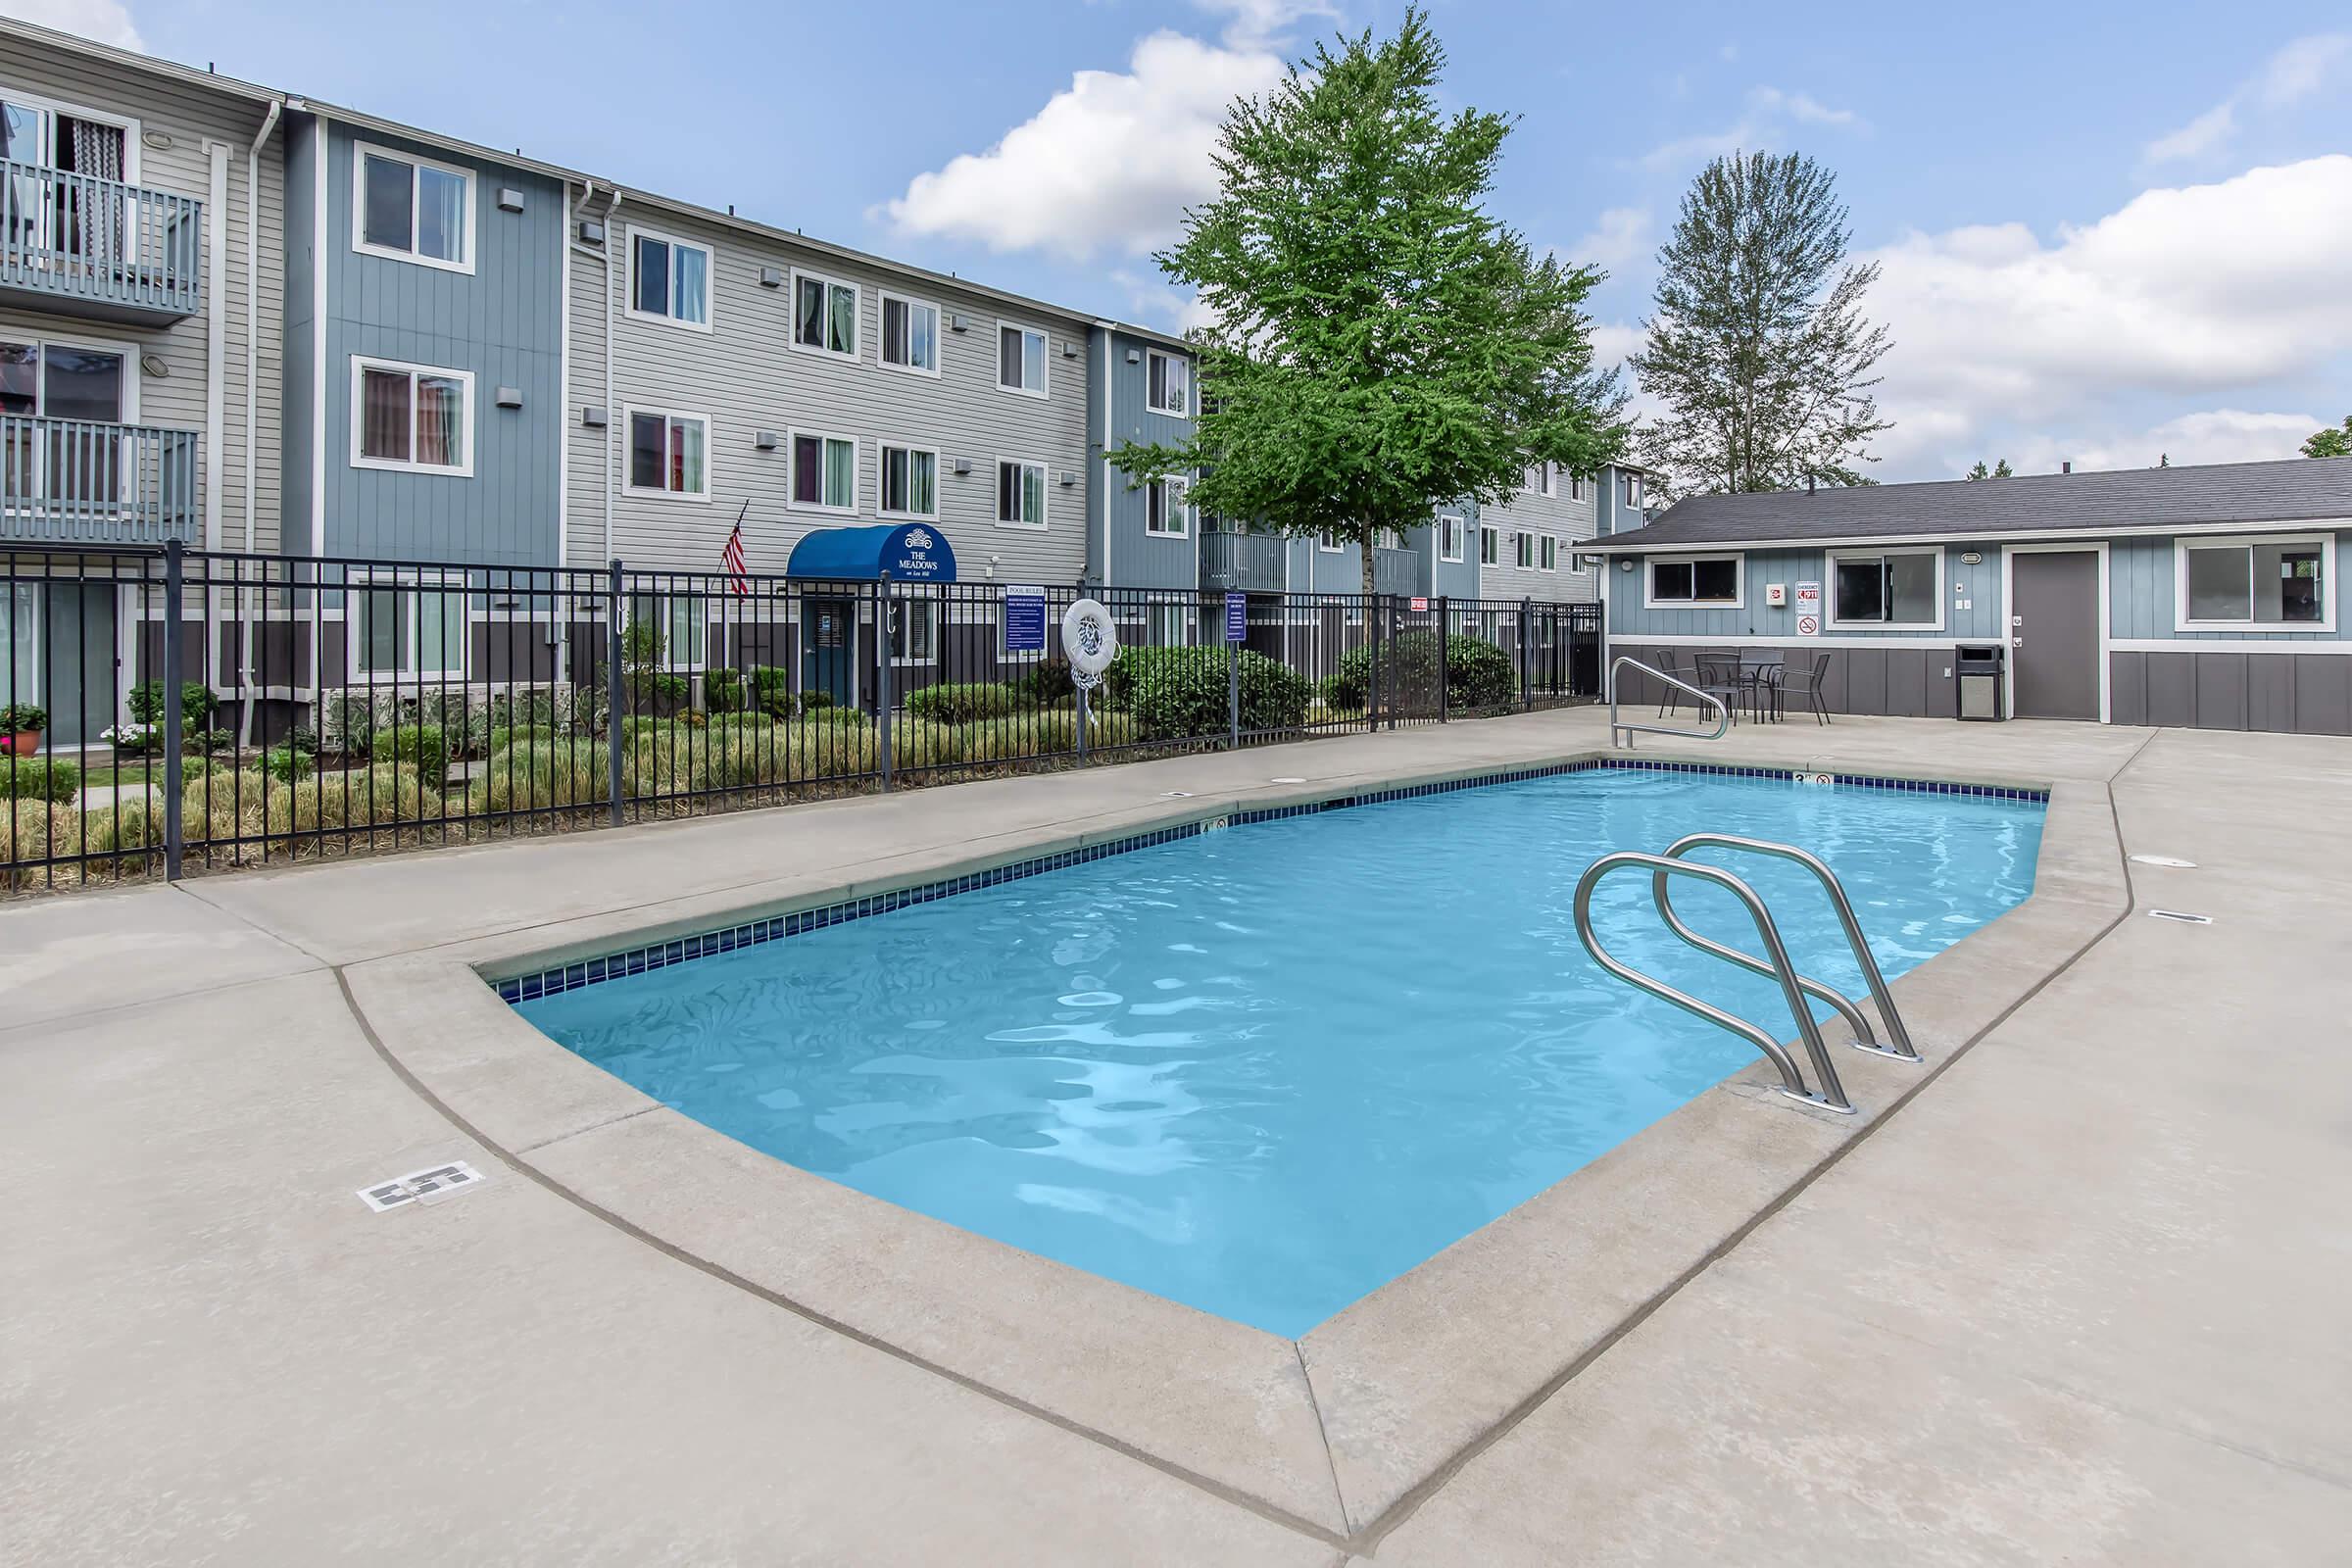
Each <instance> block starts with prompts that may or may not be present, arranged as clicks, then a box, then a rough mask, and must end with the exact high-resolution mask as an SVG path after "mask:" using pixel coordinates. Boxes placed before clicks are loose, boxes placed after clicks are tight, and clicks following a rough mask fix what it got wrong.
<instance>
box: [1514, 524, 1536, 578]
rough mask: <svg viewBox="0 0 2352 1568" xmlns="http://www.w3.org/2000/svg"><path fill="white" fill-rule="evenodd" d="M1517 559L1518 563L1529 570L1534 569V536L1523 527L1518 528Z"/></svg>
mask: <svg viewBox="0 0 2352 1568" xmlns="http://www.w3.org/2000/svg"><path fill="white" fill-rule="evenodd" d="M1517 561H1518V564H1520V565H1521V566H1524V567H1526V568H1528V569H1529V570H1531V571H1532V570H1534V569H1535V564H1536V536H1535V535H1534V534H1532V533H1530V532H1528V531H1527V530H1526V529H1525V528H1522V529H1520V530H1519V553H1518V557H1517Z"/></svg>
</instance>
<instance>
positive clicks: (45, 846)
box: [0, 800, 81, 874]
mask: <svg viewBox="0 0 2352 1568" xmlns="http://www.w3.org/2000/svg"><path fill="white" fill-rule="evenodd" d="M80 838H81V813H80V812H79V811H76V810H74V809H73V808H72V807H70V806H53V805H51V804H50V803H49V802H47V801H38V800H34V801H10V800H0V862H13V861H19V860H45V859H48V858H50V857H51V856H53V855H72V854H74V853H75V852H76V851H77V849H78V848H79V845H80ZM35 874H38V873H35Z"/></svg>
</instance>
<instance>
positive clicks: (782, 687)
mask: <svg viewBox="0 0 2352 1568" xmlns="http://www.w3.org/2000/svg"><path fill="white" fill-rule="evenodd" d="M751 703H752V706H753V707H755V708H757V709H759V710H760V711H761V712H762V713H765V714H767V715H768V716H769V717H770V718H790V717H792V715H793V713H794V712H795V711H796V710H797V708H798V706H799V705H798V704H797V703H796V702H795V701H794V699H793V695H792V671H791V670H789V669H782V668H779V667H778V666H776V665H774V664H760V665H758V666H757V667H755V668H754V669H753V670H752V672H751Z"/></svg>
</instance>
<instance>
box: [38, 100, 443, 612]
mask: <svg viewBox="0 0 2352 1568" xmlns="http://www.w3.org/2000/svg"><path fill="white" fill-rule="evenodd" d="M19 96H20V97H21V96H22V95H21V94H20V95H19ZM75 118H77V119H78V118H79V117H78V116H76V117H75ZM0 343H14V344H17V345H19V346H20V347H23V348H28V349H35V350H38V351H39V353H40V354H41V357H42V368H43V369H44V371H45V370H46V369H47V361H48V355H49V351H50V350H51V349H86V350H93V351H95V352H97V353H100V354H119V355H121V356H122V357H123V417H122V419H121V420H120V421H119V422H121V423H123V424H136V423H138V422H139V377H140V374H141V368H140V363H139V362H140V352H141V351H140V346H139V345H138V344H136V343H133V342H130V341H128V340H126V339H121V338H111V337H92V336H88V335H85V334H80V333H65V334H59V333H55V332H12V331H9V330H7V329H5V328H0ZM33 401H34V407H35V411H36V412H35V413H33V414H31V415H28V416H26V417H28V418H38V419H48V418H55V417H58V416H55V415H52V414H50V412H49V380H48V376H47V375H46V374H43V375H42V376H41V377H40V378H39V379H37V380H36V381H34V383H33ZM99 422H101V423H103V422H105V421H103V420H101V421H99ZM433 471H434V472H436V473H438V472H441V471H442V470H441V469H438V468H436V469H434V470H433ZM33 504H36V505H37V503H33ZM18 580H19V581H23V580H24V579H22V578H20V579H18Z"/></svg>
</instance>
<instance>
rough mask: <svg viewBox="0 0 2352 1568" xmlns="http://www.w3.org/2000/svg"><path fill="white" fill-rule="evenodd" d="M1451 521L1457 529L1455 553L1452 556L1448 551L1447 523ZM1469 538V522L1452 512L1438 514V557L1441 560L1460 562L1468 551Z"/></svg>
mask: <svg viewBox="0 0 2352 1568" xmlns="http://www.w3.org/2000/svg"><path fill="white" fill-rule="evenodd" d="M1449 522H1450V523H1452V524H1453V526H1454V529H1455V534H1454V545H1453V554H1452V555H1450V556H1449V555H1447V554H1446V524H1447V523H1449ZM1469 539H1470V525H1469V523H1468V522H1466V521H1465V520H1464V519H1463V518H1461V517H1460V516H1458V515H1455V514H1453V513H1450V512H1441V513H1439V514H1438V559H1439V560H1440V561H1451V562H1459V561H1460V560H1461V559H1462V557H1463V556H1464V555H1465V554H1466V553H1467V550H1468V544H1469Z"/></svg>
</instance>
